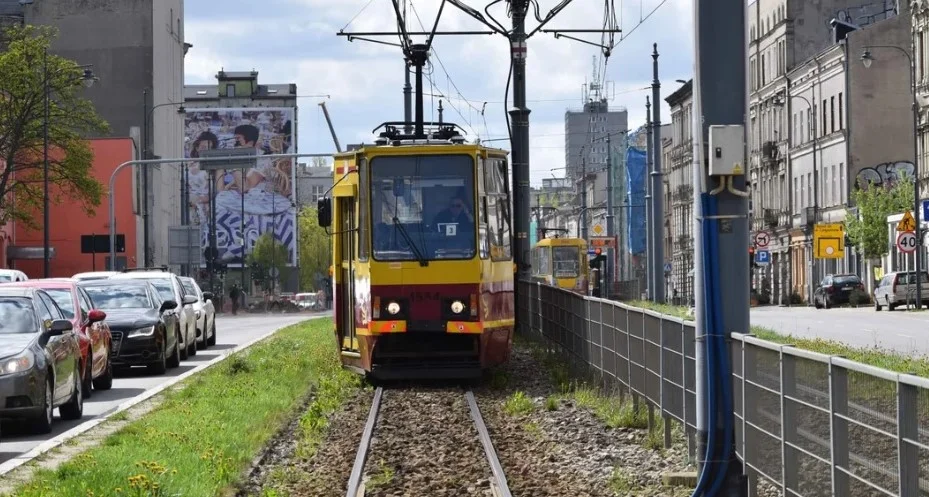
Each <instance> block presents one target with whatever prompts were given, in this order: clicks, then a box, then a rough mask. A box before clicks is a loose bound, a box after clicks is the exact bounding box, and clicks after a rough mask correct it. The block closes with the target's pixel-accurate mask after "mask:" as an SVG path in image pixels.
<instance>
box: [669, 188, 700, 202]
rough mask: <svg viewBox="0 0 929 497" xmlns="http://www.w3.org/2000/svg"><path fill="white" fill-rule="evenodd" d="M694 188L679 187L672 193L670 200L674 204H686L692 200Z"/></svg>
mask: <svg viewBox="0 0 929 497" xmlns="http://www.w3.org/2000/svg"><path fill="white" fill-rule="evenodd" d="M693 194H694V187H693V185H679V186H678V187H677V188H675V189H674V193H673V194H672V195H671V200H673V201H674V202H688V201H692V200H693Z"/></svg>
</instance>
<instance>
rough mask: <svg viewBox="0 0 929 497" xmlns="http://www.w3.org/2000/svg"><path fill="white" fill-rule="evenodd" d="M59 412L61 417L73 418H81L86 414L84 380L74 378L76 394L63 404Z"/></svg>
mask: <svg viewBox="0 0 929 497" xmlns="http://www.w3.org/2000/svg"><path fill="white" fill-rule="evenodd" d="M58 414H60V415H61V419H66V420H72V419H81V418H82V417H83V416H84V382H83V381H81V380H80V379H75V380H74V394H73V395H72V396H71V400H69V401H68V402H67V403H65V404H62V405H61V407H59V408H58Z"/></svg>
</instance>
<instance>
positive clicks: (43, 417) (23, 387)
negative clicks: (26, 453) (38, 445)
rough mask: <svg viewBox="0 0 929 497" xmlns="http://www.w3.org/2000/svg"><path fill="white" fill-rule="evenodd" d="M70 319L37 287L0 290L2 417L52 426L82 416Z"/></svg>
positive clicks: (44, 428) (37, 426)
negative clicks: (54, 421)
mask: <svg viewBox="0 0 929 497" xmlns="http://www.w3.org/2000/svg"><path fill="white" fill-rule="evenodd" d="M73 328H74V325H73V324H72V323H71V320H69V319H66V318H65V317H64V315H63V314H62V313H61V309H60V308H59V307H58V305H57V304H56V303H55V301H54V300H53V299H52V298H51V297H50V296H49V295H48V294H47V293H45V292H44V291H42V290H39V289H36V288H2V289H0V418H2V419H17V420H26V421H29V422H30V423H31V424H32V426H33V428H34V429H35V431H37V432H39V433H48V432H50V431H52V413H53V411H54V409H55V408H56V407H57V408H58V409H59V411H58V412H59V414H61V418H62V419H68V420H72V419H80V418H81V417H83V415H84V396H83V392H82V389H83V383H82V382H81V370H80V364H81V349H80V346H79V345H78V339H77V334H76V333H75V332H74V330H73Z"/></svg>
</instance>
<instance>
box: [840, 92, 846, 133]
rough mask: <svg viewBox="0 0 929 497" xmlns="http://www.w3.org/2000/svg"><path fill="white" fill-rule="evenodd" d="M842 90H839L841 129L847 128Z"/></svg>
mask: <svg viewBox="0 0 929 497" xmlns="http://www.w3.org/2000/svg"><path fill="white" fill-rule="evenodd" d="M842 97H843V95H842V92H839V129H845V119H844V116H843V115H842V114H843V111H844V107H845V105H844V104H843V102H842Z"/></svg>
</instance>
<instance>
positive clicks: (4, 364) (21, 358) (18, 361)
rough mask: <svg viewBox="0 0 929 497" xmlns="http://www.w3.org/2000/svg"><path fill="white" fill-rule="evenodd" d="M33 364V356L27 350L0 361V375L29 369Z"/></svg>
mask: <svg viewBox="0 0 929 497" xmlns="http://www.w3.org/2000/svg"><path fill="white" fill-rule="evenodd" d="M34 365H35V356H34V355H33V354H32V352H29V351H28V350H27V351H26V352H23V353H22V354H20V355H18V356H14V357H10V358H9V359H4V360H3V361H0V376H3V375H8V374H14V373H22V372H23V371H29V370H30V369H32V366H34Z"/></svg>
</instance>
